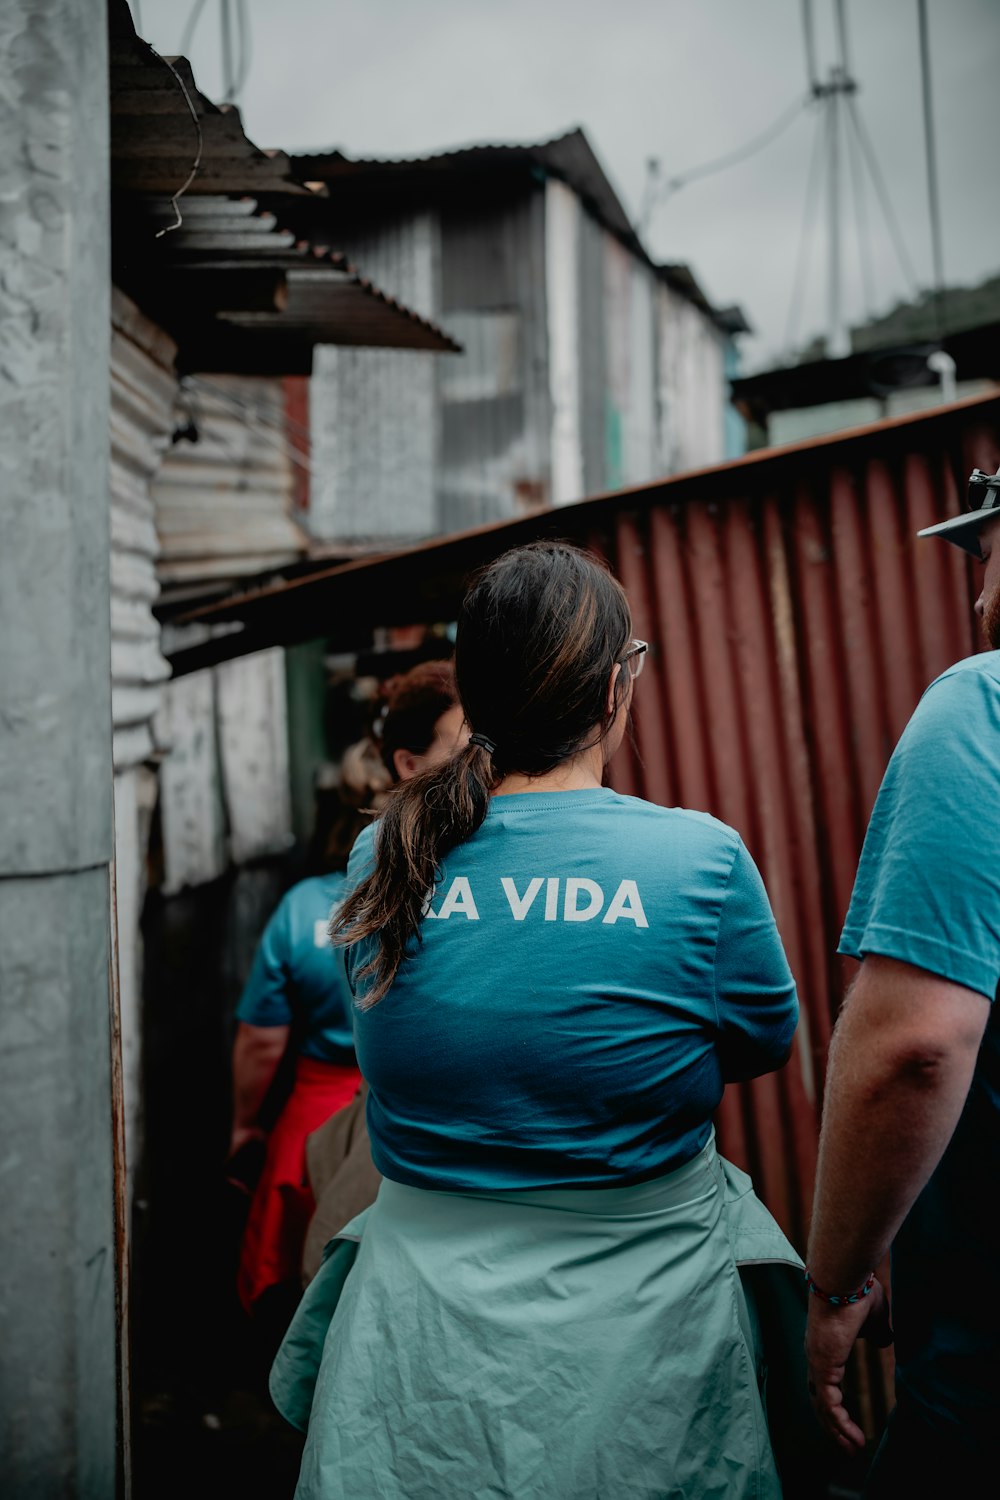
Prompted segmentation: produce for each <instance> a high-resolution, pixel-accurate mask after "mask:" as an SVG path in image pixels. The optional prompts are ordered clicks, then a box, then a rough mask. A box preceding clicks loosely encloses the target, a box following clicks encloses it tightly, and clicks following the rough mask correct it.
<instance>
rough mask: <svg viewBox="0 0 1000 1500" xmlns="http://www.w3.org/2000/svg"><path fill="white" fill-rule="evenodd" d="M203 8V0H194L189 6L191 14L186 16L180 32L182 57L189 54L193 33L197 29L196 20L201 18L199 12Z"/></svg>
mask: <svg viewBox="0 0 1000 1500" xmlns="http://www.w3.org/2000/svg"><path fill="white" fill-rule="evenodd" d="M204 9H205V0H194V5H193V6H192V8H191V14H190V15H189V16H188V18H187V25H186V26H185V27H184V30H183V32H182V33H181V45H180V53H181V56H182V57H190V55H191V52H190V48H191V43H192V42H193V41H194V34H195V31H196V30H197V27H198V22H199V21H200V20H201V13H202V11H203V10H204Z"/></svg>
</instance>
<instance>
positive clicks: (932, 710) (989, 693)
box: [910, 651, 1000, 737]
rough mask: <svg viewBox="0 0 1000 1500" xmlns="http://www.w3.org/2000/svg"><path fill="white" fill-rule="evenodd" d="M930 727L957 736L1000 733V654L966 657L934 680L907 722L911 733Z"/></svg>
mask: <svg viewBox="0 0 1000 1500" xmlns="http://www.w3.org/2000/svg"><path fill="white" fill-rule="evenodd" d="M931 726H935V727H937V728H939V729H940V730H942V731H946V732H948V733H949V734H951V735H954V736H956V737H962V736H966V735H968V736H975V734H976V732H977V730H978V729H981V728H984V729H988V730H990V731H997V730H1000V651H981V652H979V653H978V655H976V656H967V657H965V659H964V660H963V661H957V662H955V664H954V666H951V667H949V668H948V669H947V671H945V672H942V673H941V675H940V677H935V679H934V681H933V682H932V683H931V684H930V686H929V687H928V688H926V689H925V691H924V693H923V696H922V697H921V699H920V702H919V703H918V704H917V707H916V709H915V710H914V713H913V717H912V719H911V720H910V728H911V732H912V731H914V730H919V729H921V728H930V727H931Z"/></svg>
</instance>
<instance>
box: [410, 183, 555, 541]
mask: <svg viewBox="0 0 1000 1500" xmlns="http://www.w3.org/2000/svg"><path fill="white" fill-rule="evenodd" d="M544 208H545V196H544V194H543V193H542V192H541V191H535V192H531V193H528V194H527V195H525V194H517V195H514V196H512V197H505V198H503V199H500V198H496V199H494V200H493V201H492V202H491V203H490V204H489V206H488V207H482V208H478V209H477V208H475V207H472V206H470V207H469V208H466V209H461V208H459V207H457V206H454V205H448V207H447V208H445V209H444V210H442V213H441V220H440V223H441V297H442V305H441V309H440V317H441V321H442V322H443V323H444V324H445V325H446V326H447V328H448V330H449V332H450V333H452V334H453V335H454V337H455V338H457V339H458V341H459V342H460V343H461V344H462V345H463V349H464V352H463V353H462V354H459V355H448V356H446V357H444V358H442V359H438V360H436V361H435V366H434V369H435V375H436V377H437V389H438V399H439V411H440V438H441V449H440V464H439V468H438V474H437V517H438V529H439V530H441V531H444V532H447V531H454V530H457V529H459V528H460V527H463V526H476V525H480V524H484V523H486V522H489V521H497V520H504V519H506V518H507V517H508V516H512V515H517V514H518V513H519V512H521V511H523V510H526V509H531V508H533V507H537V506H539V505H543V504H547V503H548V501H549V490H550V460H549V426H550V411H551V395H550V391H549V383H548V379H547V373H546V372H547V368H548V332H547V327H546V314H545V306H546V287H545V211H544Z"/></svg>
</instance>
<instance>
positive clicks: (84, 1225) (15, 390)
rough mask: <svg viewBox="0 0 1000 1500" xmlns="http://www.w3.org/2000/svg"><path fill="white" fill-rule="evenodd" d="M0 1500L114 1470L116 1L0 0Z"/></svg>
mask: <svg viewBox="0 0 1000 1500" xmlns="http://www.w3.org/2000/svg"><path fill="white" fill-rule="evenodd" d="M0 78H2V79H3V86H2V89H0V140H2V142H3V151H2V154H0V536H2V541H0V1205H2V1206H0V1491H2V1492H3V1494H4V1496H5V1497H8V1500H14V1497H16V1500H21V1497H28V1496H30V1497H31V1500H48V1497H50V1496H51V1497H56V1496H58V1497H60V1500H62V1497H71V1496H72V1497H86V1500H109V1497H113V1496H114V1495H115V1493H116V1489H118V1488H120V1480H119V1476H118V1473H117V1466H116V1437H117V1428H118V1395H117V1392H116V1378H117V1371H118V1361H117V1356H116V1281H117V1274H116V1265H117V1257H116V1240H115V1214H114V1183H115V1173H114V1168H113V1141H114V1135H113V1126H112V1114H113V1105H112V1086H111V1056H112V1051H111V1024H112V1023H111V1005H110V1003H109V994H110V987H109V972H110V966H111V949H110V942H109V932H110V899H109V897H110V884H111V872H110V867H111V860H112V850H113V817H112V778H111V712H110V646H109V614H108V612H109V599H108V563H109V543H108V510H109V506H108V444H109V427H108V392H109V376H108V361H109V330H110V307H109V299H110V290H109V276H110V272H109V228H108V217H109V215H108V97H107V89H108V84H107V14H106V6H105V0H0Z"/></svg>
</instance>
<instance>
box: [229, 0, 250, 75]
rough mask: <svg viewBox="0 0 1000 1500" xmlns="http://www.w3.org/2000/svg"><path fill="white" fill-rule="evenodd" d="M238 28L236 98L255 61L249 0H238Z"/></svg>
mask: <svg viewBox="0 0 1000 1500" xmlns="http://www.w3.org/2000/svg"><path fill="white" fill-rule="evenodd" d="M236 30H237V36H238V38H239V65H238V70H237V78H236V85H235V87H234V90H233V98H234V99H238V98H239V96H240V94H242V92H243V90H244V89H245V88H246V84H247V79H248V78H249V77H250V65H251V63H252V62H253V42H252V35H251V31H250V13H249V11H248V9H247V0H236Z"/></svg>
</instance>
